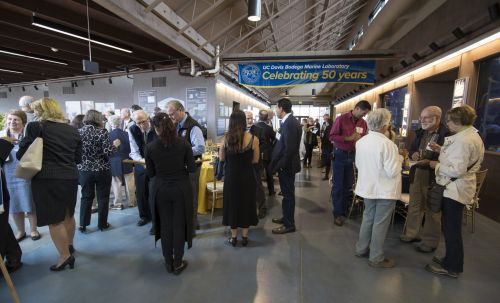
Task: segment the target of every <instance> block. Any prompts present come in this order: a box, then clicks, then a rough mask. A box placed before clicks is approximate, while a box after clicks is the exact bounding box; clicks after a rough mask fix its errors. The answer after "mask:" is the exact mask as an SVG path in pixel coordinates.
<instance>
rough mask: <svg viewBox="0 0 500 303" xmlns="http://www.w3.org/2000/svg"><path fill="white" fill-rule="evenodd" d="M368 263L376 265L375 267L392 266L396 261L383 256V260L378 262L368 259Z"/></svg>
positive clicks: (372, 265)
mask: <svg viewBox="0 0 500 303" xmlns="http://www.w3.org/2000/svg"><path fill="white" fill-rule="evenodd" d="M368 265H370V266H371V267H376V268H392V267H394V266H396V262H395V261H394V260H392V259H387V258H385V259H384V260H382V261H380V262H372V261H368Z"/></svg>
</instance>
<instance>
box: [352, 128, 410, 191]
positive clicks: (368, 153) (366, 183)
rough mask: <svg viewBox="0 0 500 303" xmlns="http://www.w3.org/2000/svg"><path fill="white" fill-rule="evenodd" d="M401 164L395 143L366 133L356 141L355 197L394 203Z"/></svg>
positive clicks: (376, 134)
mask: <svg viewBox="0 0 500 303" xmlns="http://www.w3.org/2000/svg"><path fill="white" fill-rule="evenodd" d="M402 165H403V163H402V160H401V157H400V156H399V152H398V148H397V146H396V144H394V142H392V141H391V140H389V138H387V137H386V136H384V134H381V133H378V132H373V131H370V132H369V133H368V135H366V136H364V137H363V138H361V139H359V141H358V142H356V167H357V168H358V181H357V183H356V190H355V192H356V195H358V196H360V197H363V198H365V199H389V200H398V199H399V198H400V197H401V168H402Z"/></svg>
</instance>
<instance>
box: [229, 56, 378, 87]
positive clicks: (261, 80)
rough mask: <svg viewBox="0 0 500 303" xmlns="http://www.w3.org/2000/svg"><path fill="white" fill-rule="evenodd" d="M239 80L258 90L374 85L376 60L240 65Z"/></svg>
mask: <svg viewBox="0 0 500 303" xmlns="http://www.w3.org/2000/svg"><path fill="white" fill-rule="evenodd" d="M238 78H239V82H240V84H243V85H247V86H254V87H280V86H292V85H299V84H310V83H321V82H338V83H359V84H373V83H374V82H375V60H353V61H351V60H342V61H340V60H334V61H304V62H260V63H248V64H238Z"/></svg>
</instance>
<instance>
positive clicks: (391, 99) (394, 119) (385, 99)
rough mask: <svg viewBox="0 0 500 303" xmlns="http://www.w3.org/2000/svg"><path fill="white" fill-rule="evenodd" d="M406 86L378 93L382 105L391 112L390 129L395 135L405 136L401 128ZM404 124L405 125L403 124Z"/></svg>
mask: <svg viewBox="0 0 500 303" xmlns="http://www.w3.org/2000/svg"><path fill="white" fill-rule="evenodd" d="M407 92H408V88H407V87H406V86H405V87H401V88H397V89H395V90H393V91H390V92H387V93H385V94H382V95H380V97H381V99H382V107H384V108H386V109H388V110H389V111H390V112H391V124H392V127H393V128H392V130H393V131H394V132H395V133H396V134H397V135H402V136H406V131H405V130H403V120H404V119H403V118H404V109H405V95H406V93H407ZM405 126H406V125H405Z"/></svg>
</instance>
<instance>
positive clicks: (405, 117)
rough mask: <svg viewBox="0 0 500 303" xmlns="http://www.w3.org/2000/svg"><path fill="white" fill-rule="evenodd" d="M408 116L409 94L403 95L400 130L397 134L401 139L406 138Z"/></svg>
mask: <svg viewBox="0 0 500 303" xmlns="http://www.w3.org/2000/svg"><path fill="white" fill-rule="evenodd" d="M409 116H410V94H408V93H407V94H405V102H404V105H403V121H402V123H401V129H400V131H399V134H401V136H402V137H406V136H407V135H408V119H409Z"/></svg>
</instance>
